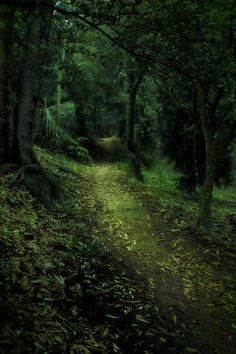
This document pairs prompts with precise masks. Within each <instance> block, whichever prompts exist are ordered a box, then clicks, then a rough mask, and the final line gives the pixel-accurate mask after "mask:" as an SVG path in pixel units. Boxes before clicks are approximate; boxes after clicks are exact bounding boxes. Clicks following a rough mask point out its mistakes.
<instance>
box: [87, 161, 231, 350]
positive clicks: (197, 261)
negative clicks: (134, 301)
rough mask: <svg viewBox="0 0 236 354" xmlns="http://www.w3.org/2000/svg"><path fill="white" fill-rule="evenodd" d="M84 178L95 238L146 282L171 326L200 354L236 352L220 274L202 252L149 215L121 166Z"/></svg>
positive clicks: (93, 169)
mask: <svg viewBox="0 0 236 354" xmlns="http://www.w3.org/2000/svg"><path fill="white" fill-rule="evenodd" d="M86 178H87V183H89V185H90V191H91V195H90V196H89V203H90V206H89V207H90V208H91V210H95V214H96V216H97V217H98V218H99V220H100V226H99V227H97V225H96V226H95V227H94V229H93V233H94V236H96V237H97V238H99V240H101V241H102V242H103V243H104V245H105V246H106V248H107V249H108V250H109V251H110V252H111V253H112V254H113V256H114V257H115V259H116V260H118V261H120V262H121V263H122V264H124V265H125V266H126V268H127V269H128V270H129V271H130V273H132V274H133V276H135V277H140V281H142V279H145V280H148V284H149V289H147V291H148V293H149V294H150V296H152V297H153V298H154V299H155V301H156V302H157V303H159V306H160V312H161V314H162V316H163V317H164V318H165V319H166V321H167V322H168V323H169V324H170V326H174V327H175V328H177V331H178V328H179V330H180V331H183V332H185V333H186V335H190V336H192V337H193V344H196V347H198V349H199V343H201V345H200V350H201V353H208V354H210V353H222V354H223V353H226V352H227V353H229V354H230V353H232V354H233V353H235V347H234V344H233V339H232V338H231V336H230V332H229V329H228V328H227V329H226V327H227V314H225V313H224V298H225V296H226V294H225V293H224V288H223V284H222V281H221V277H220V273H219V271H218V270H217V269H216V267H214V265H212V264H211V262H209V261H208V260H207V257H206V255H205V253H204V252H203V249H201V247H200V246H199V247H196V244H195V243H193V242H192V241H191V238H190V237H186V235H180V234H178V232H176V230H174V229H173V226H172V225H171V224H170V223H168V222H166V221H165V220H164V219H161V218H160V216H158V215H157V214H155V213H151V212H150V211H149V210H150V205H147V201H144V199H143V198H142V197H141V193H139V192H135V191H134V190H132V189H131V188H130V186H129V179H128V178H127V177H126V176H125V173H124V172H123V171H121V170H120V169H119V168H118V167H117V165H115V164H111V163H98V164H95V165H93V166H90V167H88V168H87V169H86ZM142 188H143V190H145V188H146V189H147V187H146V186H145V185H144V186H143V187H141V189H142ZM147 193H148V192H147ZM93 217H94V215H92V216H91V218H93ZM196 352H197V351H196Z"/></svg>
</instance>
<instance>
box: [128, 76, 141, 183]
mask: <svg viewBox="0 0 236 354" xmlns="http://www.w3.org/2000/svg"><path fill="white" fill-rule="evenodd" d="M143 76H144V74H143V73H140V74H139V76H138V77H137V79H135V77H134V74H133V73H132V72H131V71H130V72H129V88H128V93H129V106H128V120H127V153H128V162H129V166H130V170H131V172H132V174H133V175H134V176H135V177H136V178H137V179H138V180H141V181H142V180H143V175H142V171H141V164H140V159H139V154H138V146H137V136H136V129H137V107H136V98H137V92H138V88H139V85H140V83H141V81H142V79H143Z"/></svg>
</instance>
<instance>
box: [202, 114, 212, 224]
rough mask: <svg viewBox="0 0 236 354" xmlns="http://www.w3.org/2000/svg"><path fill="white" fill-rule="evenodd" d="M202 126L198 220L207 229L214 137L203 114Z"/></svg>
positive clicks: (210, 198)
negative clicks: (202, 166)
mask: <svg viewBox="0 0 236 354" xmlns="http://www.w3.org/2000/svg"><path fill="white" fill-rule="evenodd" d="M202 127H203V133H204V139H205V150H206V167H205V168H206V170H205V180H204V185H203V188H202V197H201V203H200V221H201V225H202V226H203V227H204V229H206V230H207V231H209V230H210V227H211V202H212V193H213V187H214V181H215V139H214V129H213V126H212V122H211V119H209V118H207V117H205V116H203V117H202Z"/></svg>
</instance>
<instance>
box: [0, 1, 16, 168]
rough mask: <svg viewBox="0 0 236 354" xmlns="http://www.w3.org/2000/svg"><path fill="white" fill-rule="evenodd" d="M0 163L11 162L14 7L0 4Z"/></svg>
mask: <svg viewBox="0 0 236 354" xmlns="http://www.w3.org/2000/svg"><path fill="white" fill-rule="evenodd" d="M0 17H1V24H0V32H1V33H0V165H1V164H4V163H6V162H12V155H13V150H14V147H13V137H14V124H13V94H12V62H13V39H12V32H13V21H14V9H12V8H10V9H9V8H7V7H6V6H2V5H0Z"/></svg>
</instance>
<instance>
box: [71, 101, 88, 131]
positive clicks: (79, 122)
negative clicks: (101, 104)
mask: <svg viewBox="0 0 236 354" xmlns="http://www.w3.org/2000/svg"><path fill="white" fill-rule="evenodd" d="M74 104H75V115H76V133H77V134H78V136H80V137H85V138H88V130H87V127H86V120H85V115H84V107H83V103H78V102H75V103H74Z"/></svg>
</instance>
